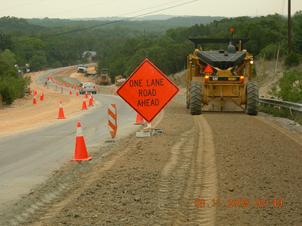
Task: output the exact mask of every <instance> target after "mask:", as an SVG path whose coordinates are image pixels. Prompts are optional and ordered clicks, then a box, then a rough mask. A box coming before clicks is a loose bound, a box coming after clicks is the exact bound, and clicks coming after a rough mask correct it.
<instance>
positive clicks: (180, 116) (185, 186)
mask: <svg viewBox="0 0 302 226" xmlns="http://www.w3.org/2000/svg"><path fill="white" fill-rule="evenodd" d="M158 128H161V129H163V131H164V133H163V134H161V135H158V136H154V137H151V138H145V139H142V138H136V137H135V136H134V135H131V136H130V137H129V138H127V139H124V140H122V141H121V142H118V143H116V144H113V145H109V146H106V147H101V150H100V149H99V148H97V149H95V150H93V152H94V156H95V158H94V159H93V160H92V161H91V162H85V163H83V164H76V163H74V164H71V163H69V164H66V165H65V166H64V167H63V168H62V169H61V170H59V171H57V172H56V173H55V174H54V175H53V177H51V178H50V179H49V180H48V182H47V183H45V184H44V185H42V186H41V187H40V188H39V189H36V190H34V191H33V192H32V193H31V194H29V195H28V196H27V197H24V199H23V200H21V201H20V202H19V204H18V205H17V206H15V207H14V209H13V210H11V211H10V213H11V215H10V216H9V215H7V216H6V217H5V218H6V219H9V222H11V223H15V224H18V223H23V224H29V225H297V226H298V225H301V224H300V223H301V220H302V215H301V213H302V209H301V202H300V200H302V192H301V189H300V187H301V184H302V175H301V172H302V166H301V151H302V146H301V144H300V143H299V142H296V141H294V140H292V139H290V138H289V137H288V136H284V134H283V133H282V132H281V131H280V130H278V129H276V128H274V127H272V126H270V125H268V124H267V123H265V122H263V121H262V120H261V119H258V117H249V116H247V115H244V114H227V113H223V114H216V113H206V114H204V115H202V116H196V117H192V116H191V115H190V114H189V113H188V112H187V110H186V109H185V107H184V100H183V96H181V95H178V96H177V97H176V98H175V99H174V100H173V102H172V103H171V104H169V105H168V107H167V108H166V110H165V114H164V118H163V120H162V121H161V123H160V124H159V125H158ZM257 200H260V201H259V202H258V201H257ZM261 200H263V201H261ZM274 200H275V202H274ZM247 203H248V204H247ZM0 223H1V221H0Z"/></svg>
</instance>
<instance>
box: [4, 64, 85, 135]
mask: <svg viewBox="0 0 302 226" xmlns="http://www.w3.org/2000/svg"><path fill="white" fill-rule="evenodd" d="M72 72H73V69H62V70H61V71H58V72H57V73H58V74H60V76H68V75H70V74H71V73H72ZM42 73H45V72H36V73H31V74H29V76H30V77H31V79H32V83H31V85H30V88H31V90H36V91H37V92H38V95H37V104H36V105H33V104H32V100H33V95H30V96H26V97H25V98H23V99H19V100H16V101H15V102H14V103H13V104H12V105H11V106H9V107H5V108H3V109H1V110H0V121H1V123H0V136H1V135H10V134H14V133H17V132H20V131H25V130H28V129H32V128H36V127H39V126H44V125H47V124H50V123H53V122H55V121H57V119H56V118H57V114H58V108H59V102H60V101H62V103H63V107H64V111H65V115H66V117H70V116H71V115H73V114H75V113H79V112H80V111H81V103H82V98H80V97H76V96H75V93H73V96H69V94H68V93H67V92H66V93H64V94H61V93H60V92H59V91H58V92H56V91H54V90H51V89H48V88H46V87H44V86H41V85H39V84H38V83H37V82H36V79H38V77H39V76H40V75H41V74H42ZM42 92H44V101H40V99H39V98H40V95H41V93H42Z"/></svg>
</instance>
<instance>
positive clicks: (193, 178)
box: [158, 116, 217, 225]
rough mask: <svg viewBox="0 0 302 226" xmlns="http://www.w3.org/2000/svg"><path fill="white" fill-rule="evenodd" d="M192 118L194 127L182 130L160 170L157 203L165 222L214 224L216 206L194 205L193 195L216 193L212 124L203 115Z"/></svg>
mask: <svg viewBox="0 0 302 226" xmlns="http://www.w3.org/2000/svg"><path fill="white" fill-rule="evenodd" d="M194 121H195V124H196V125H198V126H197V128H193V129H191V130H189V131H187V132H185V133H183V134H182V136H181V137H180V139H179V141H178V142H177V143H176V144H175V145H174V146H173V147H172V148H171V149H170V159H169V161H168V162H167V163H166V165H165V167H164V168H163V170H162V172H161V181H160V186H159V196H158V203H159V209H160V218H161V224H164V225H186V224H190V225H215V207H209V208H197V207H196V206H195V205H194V199H196V198H198V197H202V198H204V199H211V198H212V197H216V193H217V175H216V174H217V173H216V162H215V149H214V144H213V137H212V132H211V128H210V126H209V125H208V123H207V122H206V120H205V119H204V117H203V116H197V117H194Z"/></svg>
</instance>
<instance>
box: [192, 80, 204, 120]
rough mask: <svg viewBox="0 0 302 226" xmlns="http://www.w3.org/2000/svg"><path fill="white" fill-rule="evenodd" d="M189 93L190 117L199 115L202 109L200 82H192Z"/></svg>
mask: <svg viewBox="0 0 302 226" xmlns="http://www.w3.org/2000/svg"><path fill="white" fill-rule="evenodd" d="M190 92H191V94H190V96H191V99H190V109H191V115H200V114H201V108H202V100H201V99H202V91H201V84H200V82H196V81H192V84H191V90H190Z"/></svg>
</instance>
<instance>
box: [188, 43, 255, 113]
mask: <svg viewBox="0 0 302 226" xmlns="http://www.w3.org/2000/svg"><path fill="white" fill-rule="evenodd" d="M190 40H191V41H192V42H193V43H194V44H195V50H194V52H193V53H192V54H190V55H189V56H188V57H187V74H186V88H187V89H186V105H187V108H188V109H190V111H191V114H192V115H200V114H201V113H202V111H224V110H226V109H225V108H226V106H227V103H229V102H232V103H233V105H234V104H236V105H237V106H239V107H240V108H241V109H243V110H244V111H245V112H246V113H247V114H249V115H256V114H257V103H258V87H257V85H256V83H255V82H253V81H252V71H253V64H254V61H253V56H252V55H251V54H250V53H248V52H247V51H246V50H244V49H243V48H242V45H243V43H245V42H246V41H247V40H243V39H241V40H240V39H204V38H191V39H190ZM207 43H215V44H218V43H220V44H221V43H225V46H227V44H228V46H227V49H226V50H210V51H203V50H202V48H201V47H200V45H201V44H207ZM233 43H235V44H233ZM228 110H229V109H228Z"/></svg>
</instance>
